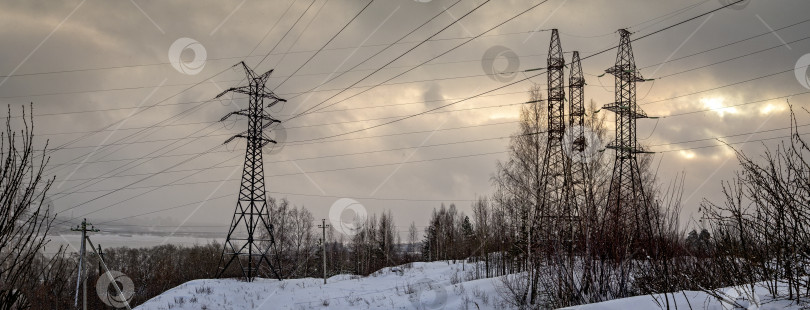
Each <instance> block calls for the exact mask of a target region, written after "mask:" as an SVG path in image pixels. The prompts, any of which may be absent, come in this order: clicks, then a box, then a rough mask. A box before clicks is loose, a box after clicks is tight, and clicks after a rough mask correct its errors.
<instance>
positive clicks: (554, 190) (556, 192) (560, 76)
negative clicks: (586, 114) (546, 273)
mask: <svg viewBox="0 0 810 310" xmlns="http://www.w3.org/2000/svg"><path fill="white" fill-rule="evenodd" d="M546 65H547V67H546V69H547V73H546V75H547V77H548V94H547V98H546V102H547V103H548V128H547V131H548V134H547V137H548V140H547V142H546V150H545V155H544V158H543V164H544V165H543V170H542V174H541V175H540V177H541V182H542V185H541V186H540V188H539V190H540V191H541V193H539V194H540V195H541V196H540V197H541V199H540V201H539V202H540V203H539V205H538V207H539V210H538V213H537V216H538V217H539V218H540V220H541V221H540V223H551V224H560V221H559V219H562V217H563V216H566V214H564V212H563V209H564V208H565V206H567V202H566V201H565V200H566V193H565V188H564V186H565V178H566V177H565V175H566V171H567V169H566V168H565V166H566V163H567V159H566V154H565V151H564V150H563V136H564V135H565V106H564V101H565V85H564V82H563V81H564V77H565V74H564V73H563V69H564V68H565V58H564V57H563V50H562V45H561V44H560V35H559V32H558V31H557V29H552V30H551V42H550V43H549V48H548V58H547V59H546ZM549 219H557V220H551V221H548V222H547V221H545V220H549ZM544 226H546V227H542V229H544V230H546V231H550V232H551V233H552V234H553V233H557V232H560V230H559V229H560V228H561V227H559V226H557V227H555V225H544ZM538 241H540V240H538ZM546 241H550V240H546Z"/></svg>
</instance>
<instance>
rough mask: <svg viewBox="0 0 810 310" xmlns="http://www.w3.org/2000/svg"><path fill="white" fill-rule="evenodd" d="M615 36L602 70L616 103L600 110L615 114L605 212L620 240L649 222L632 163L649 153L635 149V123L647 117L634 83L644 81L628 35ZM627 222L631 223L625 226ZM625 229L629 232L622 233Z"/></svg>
mask: <svg viewBox="0 0 810 310" xmlns="http://www.w3.org/2000/svg"><path fill="white" fill-rule="evenodd" d="M619 35H620V37H621V40H620V44H619V50H618V54H617V55H616V64H615V65H614V66H613V67H610V68H608V69H607V70H605V72H607V73H609V74H612V75H613V76H614V81H615V89H614V90H615V100H616V101H615V102H613V103H610V104H607V105H605V106H604V107H603V109H605V110H609V111H612V112H614V113H616V125H615V126H616V138H615V140H614V141H613V142H611V143H610V144H608V146H607V148H609V149H613V150H615V152H616V157H615V160H614V164H613V175H612V177H611V179H610V187H609V192H608V201H607V203H608V204H607V211H608V216H609V218H612V220H613V221H612V223H613V224H614V225H615V226H614V227H613V228H612V229H613V230H614V234H616V235H617V236H619V237H620V238H624V237H630V238H635V237H637V236H638V235H637V233H638V232H640V231H641V230H640V229H641V228H642V227H639V225H641V224H642V223H643V221H645V220H649V219H648V218H646V217H647V216H648V215H649V214H647V213H646V212H649V209H648V207H649V206H648V203H649V202H648V201H647V197H646V196H645V193H644V187H643V184H642V180H641V171H640V170H639V166H638V161H637V160H636V154H639V153H649V152H646V151H644V150H643V149H642V148H641V147H639V145H638V140H637V137H636V120H638V119H640V118H647V117H648V116H647V114H646V113H644V111H642V110H641V109H640V108H639V107H638V105H637V104H636V83H637V82H644V81H645V80H644V78H643V77H642V76H641V73H640V72H639V71H638V69H637V68H636V63H635V59H634V58H633V48H632V46H631V40H630V32H629V31H627V30H625V29H620V30H619ZM628 212H632V213H628ZM640 212H645V214H644V216H645V217H644V218H640V216H642V214H640ZM628 216H629V217H630V218H628ZM628 219H632V220H635V221H634V222H632V223H627V222H626V221H627V220H628ZM648 224H649V223H648ZM628 228H629V229H632V230H633V231H625V229H628ZM614 241H619V240H614ZM614 246H619V245H614Z"/></svg>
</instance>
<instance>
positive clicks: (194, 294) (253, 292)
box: [136, 262, 509, 310]
mask: <svg viewBox="0 0 810 310" xmlns="http://www.w3.org/2000/svg"><path fill="white" fill-rule="evenodd" d="M463 267H464V269H466V271H464V270H462V268H463ZM472 268H473V265H472V264H466V266H462V264H461V263H458V264H449V263H447V262H432V263H413V265H412V266H411V267H410V268H408V267H405V266H400V267H391V268H384V269H382V270H380V271H378V272H376V273H374V274H372V275H370V276H368V277H359V276H351V275H338V276H334V277H331V278H329V279H327V284H325V285H324V284H323V279H314V278H306V279H293V280H284V281H281V282H279V281H278V280H271V279H257V280H256V281H255V282H253V283H246V282H242V281H238V280H231V279H223V280H195V281H189V282H187V283H185V284H183V285H180V286H178V287H175V288H173V289H171V290H168V291H166V292H165V293H163V294H161V295H160V296H157V297H155V298H152V299H151V300H149V301H147V302H146V303H144V304H143V305H141V306H139V307H137V308H136V309H140V310H147V309H148V310H158V309H508V308H509V306H508V304H506V303H505V302H504V301H503V300H502V299H501V298H500V297H498V294H497V293H496V290H495V285H497V284H498V283H499V280H498V279H497V278H491V279H479V280H471V281H464V279H465V275H466V274H467V273H471V270H472ZM468 278H471V277H468ZM476 306H477V307H476Z"/></svg>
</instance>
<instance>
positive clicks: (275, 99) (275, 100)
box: [267, 98, 287, 108]
mask: <svg viewBox="0 0 810 310" xmlns="http://www.w3.org/2000/svg"><path fill="white" fill-rule="evenodd" d="M271 99H273V102H271V103H268V104H267V107H268V108H269V107H272V106H274V105H276V103H279V102H287V100H285V99H279V98H271Z"/></svg>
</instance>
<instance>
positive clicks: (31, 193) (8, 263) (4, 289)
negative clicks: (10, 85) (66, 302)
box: [0, 105, 54, 309]
mask: <svg viewBox="0 0 810 310" xmlns="http://www.w3.org/2000/svg"><path fill="white" fill-rule="evenodd" d="M22 110H23V111H22V114H23V117H22V118H20V120H21V123H22V124H20V125H18V126H19V127H20V129H19V131H17V130H15V129H14V128H15V127H16V126H13V125H12V119H11V107H9V108H8V114H7V116H6V128H5V131H3V132H0V157H2V161H3V162H2V166H0V169H2V170H0V189H2V192H3V194H2V196H0V204H2V207H1V208H0V309H11V308H27V307H28V305H29V301H28V300H26V299H25V296H24V294H25V292H31V291H33V290H34V289H35V286H36V285H37V281H36V277H35V276H34V274H35V272H36V270H33V269H32V268H33V266H34V264H33V262H34V261H35V259H36V258H37V255H38V253H39V252H40V250H41V249H42V248H43V247H44V246H45V244H46V242H47V239H46V236H47V234H48V232H49V230H50V227H51V224H52V223H53V220H54V217H52V216H51V214H48V211H47V208H43V205H44V204H43V201H44V199H45V195H46V193H47V191H48V189H49V188H50V186H51V184H52V183H53V180H54V179H53V178H45V177H44V176H43V173H44V169H45V166H46V165H47V163H48V159H49V157H48V156H46V153H45V152H46V150H47V142H46V143H45V147H43V149H42V151H41V154H37V153H38V152H40V151H38V150H36V149H35V147H34V125H33V123H34V119H33V111H32V110H33V105H31V106H30V107H29V110H28V113H26V111H25V107H23V108H22ZM37 157H39V159H38V160H37Z"/></svg>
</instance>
